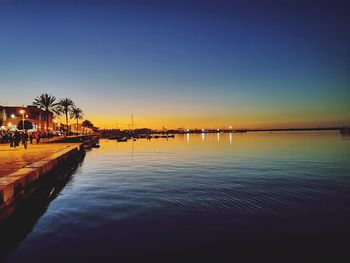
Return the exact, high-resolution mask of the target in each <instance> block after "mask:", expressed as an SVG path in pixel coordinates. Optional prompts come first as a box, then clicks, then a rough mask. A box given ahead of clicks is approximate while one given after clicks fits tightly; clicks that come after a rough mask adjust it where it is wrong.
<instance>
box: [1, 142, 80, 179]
mask: <svg viewBox="0 0 350 263" xmlns="http://www.w3.org/2000/svg"><path fill="white" fill-rule="evenodd" d="M77 145H79V144H77V143H43V144H38V145H36V144H28V148H27V149H24V148H23V146H22V145H20V146H19V147H17V148H11V147H10V146H9V144H0V178H1V177H3V176H5V175H8V174H10V173H12V172H15V171H17V170H18V169H21V168H23V167H24V166H26V165H29V164H31V163H33V162H37V161H40V160H41V159H44V158H46V157H48V156H50V155H52V154H54V153H56V152H59V151H61V150H63V149H66V148H67V147H77Z"/></svg>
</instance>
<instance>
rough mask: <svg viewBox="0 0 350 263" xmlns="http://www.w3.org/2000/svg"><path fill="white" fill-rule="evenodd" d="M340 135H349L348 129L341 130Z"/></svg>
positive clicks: (349, 129) (349, 130)
mask: <svg viewBox="0 0 350 263" xmlns="http://www.w3.org/2000/svg"><path fill="white" fill-rule="evenodd" d="M340 133H341V134H342V135H350V128H342V129H340Z"/></svg>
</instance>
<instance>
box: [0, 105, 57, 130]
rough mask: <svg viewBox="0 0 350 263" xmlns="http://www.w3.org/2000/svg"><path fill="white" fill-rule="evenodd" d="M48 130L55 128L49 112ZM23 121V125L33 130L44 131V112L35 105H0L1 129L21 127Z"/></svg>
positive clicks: (45, 123) (45, 122)
mask: <svg viewBox="0 0 350 263" xmlns="http://www.w3.org/2000/svg"><path fill="white" fill-rule="evenodd" d="M48 119H49V127H48V130H53V129H55V125H56V123H55V119H54V116H53V114H52V113H51V112H50V113H49V116H48ZM23 121H24V122H25V124H24V126H25V127H30V128H29V129H30V130H33V131H46V130H47V129H46V128H47V127H46V125H47V121H46V112H45V111H43V110H42V109H39V108H38V107H37V106H34V105H28V106H26V107H25V106H0V127H1V129H3V130H16V129H21V128H22V126H23Z"/></svg>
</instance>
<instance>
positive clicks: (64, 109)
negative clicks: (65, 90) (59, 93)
mask: <svg viewBox="0 0 350 263" xmlns="http://www.w3.org/2000/svg"><path fill="white" fill-rule="evenodd" d="M74 106H75V105H74V102H73V101H72V100H71V99H69V98H65V99H61V100H60V101H59V102H58V107H59V108H60V112H61V113H63V114H64V115H65V116H66V127H67V132H68V114H69V113H70V112H71V110H72V108H73V107H74Z"/></svg>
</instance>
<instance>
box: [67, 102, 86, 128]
mask: <svg viewBox="0 0 350 263" xmlns="http://www.w3.org/2000/svg"><path fill="white" fill-rule="evenodd" d="M70 117H71V119H76V120H77V131H79V128H78V127H79V126H78V125H79V120H82V119H83V117H84V112H83V110H82V109H80V108H77V107H73V108H72V109H71V112H70Z"/></svg>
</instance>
